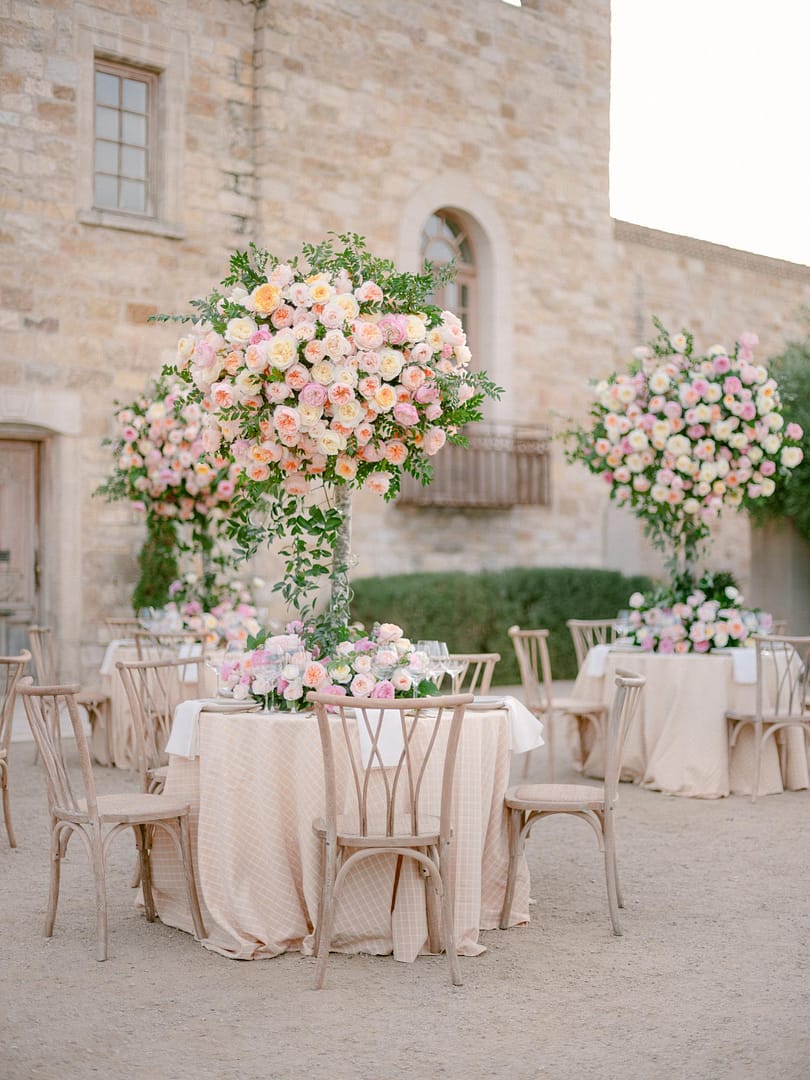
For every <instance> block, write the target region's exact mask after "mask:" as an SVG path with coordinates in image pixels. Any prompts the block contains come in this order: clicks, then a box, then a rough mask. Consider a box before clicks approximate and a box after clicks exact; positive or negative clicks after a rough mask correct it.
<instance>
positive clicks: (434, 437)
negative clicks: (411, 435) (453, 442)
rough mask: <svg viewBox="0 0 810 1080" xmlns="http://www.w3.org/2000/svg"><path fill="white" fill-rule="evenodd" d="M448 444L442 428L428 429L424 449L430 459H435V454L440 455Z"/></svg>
mask: <svg viewBox="0 0 810 1080" xmlns="http://www.w3.org/2000/svg"><path fill="white" fill-rule="evenodd" d="M446 442H447V436H446V435H445V433H444V432H443V431H442V429H441V428H438V427H432V428H428V429H427V431H426V432H425V438H424V442H423V444H422V448H423V450H424V451H425V453H426V454H427V455H428V457H433V455H434V454H438V452H439V451H440V450H441V448H442V447H443V446H444V444H445V443H446Z"/></svg>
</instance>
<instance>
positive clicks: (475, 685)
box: [450, 652, 501, 694]
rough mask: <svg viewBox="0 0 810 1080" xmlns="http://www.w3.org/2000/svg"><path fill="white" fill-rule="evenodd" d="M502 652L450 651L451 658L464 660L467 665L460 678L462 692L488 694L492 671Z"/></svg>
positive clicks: (459, 686)
mask: <svg viewBox="0 0 810 1080" xmlns="http://www.w3.org/2000/svg"><path fill="white" fill-rule="evenodd" d="M500 658H501V654H500V653H496V652H491V653H450V659H451V660H463V661H464V663H465V664H466V667H465V668H464V669H463V671H462V673H461V676H460V678H459V680H458V692H459V693H460V694H488V693H489V687H490V684H491V683H492V673H493V672H494V670H495V665H496V664H497V663H498V661H499V660H500Z"/></svg>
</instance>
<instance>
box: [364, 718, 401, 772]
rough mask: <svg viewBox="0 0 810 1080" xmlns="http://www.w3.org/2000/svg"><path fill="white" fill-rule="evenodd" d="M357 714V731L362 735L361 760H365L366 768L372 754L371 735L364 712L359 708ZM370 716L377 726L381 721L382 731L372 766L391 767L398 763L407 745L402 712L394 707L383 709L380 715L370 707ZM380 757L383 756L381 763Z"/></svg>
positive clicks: (372, 722)
mask: <svg viewBox="0 0 810 1080" xmlns="http://www.w3.org/2000/svg"><path fill="white" fill-rule="evenodd" d="M356 715H357V732H358V735H359V737H360V753H361V755H362V757H361V760H362V762H363V767H364V768H365V767H366V766H367V765H368V763H369V758H370V757H371V755H372V743H371V735H370V734H369V731H368V728H367V727H366V722H365V720H364V719H363V714H362V713H361V712H360V710H359V709H358V710H357V713H356ZM368 718H369V722H370V723H371V724H372V725H375V726H376V725H377V723H378V722H379V732H380V734H379V736H378V738H377V746H376V748H375V749H374V760H373V761H372V762H371V766H372V768H375V769H379V768H389V767H391V766H393V765H398V764H399V759H400V758H401V757H402V750H403V747H404V745H405V744H404V743H403V741H402V720H401V713H399V712H398V711H395V710H394V709H383V711H382V715H380V714H379V713H378V712H377V710H376V709H369V710H368ZM380 758H382V764H381V763H380Z"/></svg>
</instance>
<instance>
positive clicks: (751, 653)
mask: <svg viewBox="0 0 810 1080" xmlns="http://www.w3.org/2000/svg"><path fill="white" fill-rule="evenodd" d="M728 651H729V652H730V653H731V661H732V664H733V665H734V682H735V683H742V684H743V685H752V684H754V683H755V682H756V681H757V651H756V649H729V650H728Z"/></svg>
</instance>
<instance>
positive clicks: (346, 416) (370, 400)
mask: <svg viewBox="0 0 810 1080" xmlns="http://www.w3.org/2000/svg"><path fill="white" fill-rule="evenodd" d="M445 273H446V272H445V271H441V272H434V271H433V270H432V269H431V268H430V266H429V265H426V267H425V270H424V272H423V273H421V274H407V273H400V272H398V271H397V270H396V268H395V267H394V265H393V264H392V263H391V262H389V261H388V260H385V259H380V258H377V257H375V256H373V255H371V254H370V253H369V252H368V251H367V249H366V245H365V241H364V240H363V239H362V238H361V237H359V236H357V235H356V234H345V235H341V236H339V237H332V238H330V239H328V240H327V241H325V242H324V243H322V244H319V245H317V246H312V245H305V246H304V248H303V251H302V255H301V257H300V258H299V257H296V258H294V259H291V260H289V261H282V260H280V259H278V258H277V257H276V256H274V255H272V254H270V253H269V252H267V251H263V250H260V249H258V248H256V247H254V246H251V248H250V250H249V251H246V252H237V253H235V254H234V255H233V256H232V258H231V266H230V273H229V274H228V276H227V277H226V278H225V279H224V280H223V282H222V284H221V287H220V288H219V289H217V290H215V291H214V292H213V293H212V294H211V295H210V296H208V297H206V298H205V299H201V300H197V301H193V302H192V306H193V307H194V308H195V309H196V315H194V316H159V317H158V318H162V319H169V318H174V319H178V318H179V319H182V320H184V321H192V322H193V323H194V326H193V327H192V329H191V330H190V332H189V333H187V334H186V335H185V336H183V337H182V338H181V339H180V341H179V343H178V350H177V362H176V374H177V375H179V377H180V378H181V379H183V380H185V381H186V383H187V384H188V385H189V387H190V388H191V389H190V399H191V400H193V401H195V402H196V403H197V404H198V405H199V407H200V415H201V431H200V438H201V441H202V444H203V447H204V449H205V452H206V453H207V454H209V455H220V456H221V457H222V458H223V459H226V460H228V461H230V462H231V466H230V468H229V470H228V474H227V475H228V478H229V480H231V481H232V482H233V484H234V487H235V490H234V496H233V501H232V503H231V508H230V512H229V515H228V526H229V529H230V531H231V533H232V535H233V537H234V538H235V540H236V542H237V544H238V546H239V549H240V553H241V555H242V556H245V557H247V556H250V555H251V554H253V552H255V550H256V549H257V547H258V545H259V544H261V543H263V542H272V541H275V540H281V541H282V543H283V547H282V557H283V559H284V565H285V574H284V578H283V580H282V581H281V582H279V583H278V586H277V588H279V589H280V591H281V592H282V594H283V596H284V599H285V600H286V602H287V603H288V605H289V606H290V607H291V608H293V609H294V610H295V611H296V612H297V613H298V614H299V615H300V616H301V617H302V618H303V619H304V621H306V622H307V623H308V624H313V625H314V626H315V627H316V634H317V636H318V637H319V638H320V640H321V643H322V645H323V646H324V649H325V650H328V649H330V648H332V647H333V645H334V643H335V642H336V641H339V640H341V639H345V636H346V633H347V627H348V622H349V599H350V592H349V586H348V570H349V567H350V561H351V557H350V547H351V492H352V491H353V490H356V489H359V488H362V489H365V490H367V491H371V492H373V493H375V494H377V495H380V496H382V497H383V498H384V499H391V498H393V497H394V496H395V495H396V494H397V492H398V490H399V483H400V476H401V472H402V470H405V471H407V472H408V473H410V474H411V475H413V476H415V477H417V478H418V479H420V480H421V481H422V482H423V483H427V482H429V481H430V479H431V476H432V467H431V458H432V457H433V456H434V455H435V454H436V453H438V452H439V451H440V450H441V448H442V447H443V446H444V445H445V442H447V441H448V440H449V441H451V442H454V443H458V444H464V443H465V442H466V440H465V437H464V434H463V430H462V429H463V427H464V425H466V424H468V423H471V422H473V421H476V420H480V419H481V406H482V403H483V400H484V398H485V397H486V396H492V397H495V396H497V395H498V394H499V393H500V391H499V389H498V388H497V387H496V386H495V385H494V384H493V383H492V382H491V380H490V379H489V378H488V377H487V376H486V375H485V374H484V373H482V372H472V371H471V370H470V367H469V363H470V350H469V348H468V347H467V343H466V337H465V333H464V330H463V328H462V325H461V322H460V321H459V319H458V318H457V317H456V316H455V315H453V314H452V313H451V312H449V311H442V310H440V309H439V308H438V307H436V306H435V305H433V304H432V303H431V302H430V296H431V293H432V290H434V289H435V287H436V286H437V284H439V283H440V282H441V281H442V280H443V276H444V274H445ZM325 578H329V579H330V585H331V589H330V600H329V604H328V607H327V609H326V611H325V612H323V613H322V614H321V615H319V616H318V617H317V618H315V619H314V623H313V618H314V615H315V610H314V609H315V600H314V598H313V592H314V590H315V589H316V588H317V587H318V586H319V584H320V583H321V582H322V581H323V580H324V579H325Z"/></svg>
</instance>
